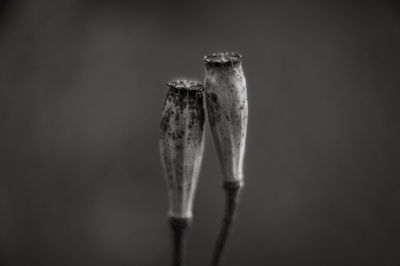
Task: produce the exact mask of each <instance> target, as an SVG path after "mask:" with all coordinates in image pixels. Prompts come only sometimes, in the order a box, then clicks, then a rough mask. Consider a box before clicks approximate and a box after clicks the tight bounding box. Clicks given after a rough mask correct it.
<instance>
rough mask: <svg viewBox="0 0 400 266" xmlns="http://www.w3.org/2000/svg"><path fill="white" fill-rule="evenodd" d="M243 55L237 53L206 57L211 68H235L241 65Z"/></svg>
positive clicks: (214, 54) (205, 59)
mask: <svg viewBox="0 0 400 266" xmlns="http://www.w3.org/2000/svg"><path fill="white" fill-rule="evenodd" d="M241 58H242V55H241V54H240V53H236V52H219V53H212V54H208V55H206V56H204V61H205V62H206V65H210V66H234V65H238V64H240V63H241V61H240V59H241Z"/></svg>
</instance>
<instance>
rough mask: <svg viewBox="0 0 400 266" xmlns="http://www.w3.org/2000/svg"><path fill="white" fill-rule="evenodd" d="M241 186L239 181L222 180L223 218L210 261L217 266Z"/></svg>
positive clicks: (227, 235)
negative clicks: (223, 196)
mask: <svg viewBox="0 0 400 266" xmlns="http://www.w3.org/2000/svg"><path fill="white" fill-rule="evenodd" d="M241 188H242V183H241V182H224V190H225V211H224V218H223V220H222V224H221V230H220V232H219V235H218V239H217V242H216V243H215V247H214V253H213V257H212V261H211V265H212V266H218V265H219V263H220V261H221V256H222V253H223V250H224V247H225V245H226V242H227V239H228V237H229V234H230V232H231V228H232V222H233V219H234V215H235V211H236V206H237V204H238V201H239V195H240V191H241Z"/></svg>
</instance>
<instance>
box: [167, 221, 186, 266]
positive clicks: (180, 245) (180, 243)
mask: <svg viewBox="0 0 400 266" xmlns="http://www.w3.org/2000/svg"><path fill="white" fill-rule="evenodd" d="M169 223H170V225H171V229H172V239H173V243H172V245H173V249H172V265H173V266H183V265H184V261H185V260H184V259H185V251H186V232H187V228H188V227H189V225H190V219H188V218H177V217H170V219H169Z"/></svg>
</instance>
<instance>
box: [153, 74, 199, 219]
mask: <svg viewBox="0 0 400 266" xmlns="http://www.w3.org/2000/svg"><path fill="white" fill-rule="evenodd" d="M168 86H169V87H170V88H169V91H168V93H167V97H166V99H165V103H164V109H163V111H162V119H161V126H160V142H159V144H160V153H161V161H162V164H163V167H164V171H165V178H166V181H167V185H168V192H169V193H168V194H169V215H170V216H171V217H175V218H189V219H190V218H191V217H192V206H193V199H194V194H195V192H196V187H197V182H198V177H199V174H200V166H201V162H202V158H203V151H204V103H203V102H204V100H203V98H204V97H203V91H204V89H203V86H202V85H201V84H200V83H198V82H195V81H190V80H174V81H171V82H169V83H168Z"/></svg>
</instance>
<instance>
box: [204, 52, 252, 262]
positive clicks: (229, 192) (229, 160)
mask: <svg viewBox="0 0 400 266" xmlns="http://www.w3.org/2000/svg"><path fill="white" fill-rule="evenodd" d="M240 58H241V55H240V54H238V53H227V52H224V53H216V54H210V55H207V56H205V65H206V74H205V82H204V84H205V93H206V105H207V111H208V119H209V124H210V128H211V131H212V135H213V138H214V143H215V146H216V149H217V153H218V157H219V161H220V164H221V169H222V174H223V187H224V190H225V193H226V206H225V214H224V219H223V222H222V226H221V230H220V233H219V236H218V239H217V242H216V245H215V248H214V254H213V257H212V265H214V266H216V265H218V264H219V262H220V259H221V255H222V252H223V249H224V246H225V244H226V241H227V239H228V236H229V232H230V229H231V224H232V221H233V217H234V214H235V209H236V205H237V202H238V199H239V193H240V191H241V188H242V186H243V159H244V151H245V141H246V132H247V119H248V104H247V88H246V80H245V77H244V74H243V70H242V64H241V60H240Z"/></svg>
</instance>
